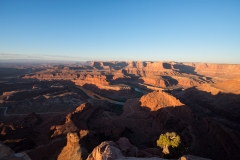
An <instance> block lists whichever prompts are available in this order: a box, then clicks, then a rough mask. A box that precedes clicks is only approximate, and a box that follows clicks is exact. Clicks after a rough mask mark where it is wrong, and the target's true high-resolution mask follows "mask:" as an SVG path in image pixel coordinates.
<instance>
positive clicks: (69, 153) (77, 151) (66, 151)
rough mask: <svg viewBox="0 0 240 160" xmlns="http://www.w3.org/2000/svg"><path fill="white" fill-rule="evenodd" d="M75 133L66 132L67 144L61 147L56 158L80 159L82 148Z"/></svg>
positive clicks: (66, 159) (60, 159)
mask: <svg viewBox="0 0 240 160" xmlns="http://www.w3.org/2000/svg"><path fill="white" fill-rule="evenodd" d="M79 140H80V139H79V137H78V135H77V133H68V134H67V145H66V146H65V147H64V148H63V149H62V151H61V153H60V154H59V156H58V158H57V159H58V160H75V159H77V160H82V150H81V147H80V145H79Z"/></svg>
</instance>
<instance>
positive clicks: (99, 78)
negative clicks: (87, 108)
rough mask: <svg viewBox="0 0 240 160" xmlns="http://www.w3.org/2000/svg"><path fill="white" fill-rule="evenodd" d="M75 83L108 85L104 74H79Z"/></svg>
mask: <svg viewBox="0 0 240 160" xmlns="http://www.w3.org/2000/svg"><path fill="white" fill-rule="evenodd" d="M74 82H75V84H76V85H80V86H82V85H84V84H95V85H109V82H107V77H106V76H104V75H90V74H87V75H83V74H82V75H80V77H79V78H78V79H76V80H75V81H74Z"/></svg>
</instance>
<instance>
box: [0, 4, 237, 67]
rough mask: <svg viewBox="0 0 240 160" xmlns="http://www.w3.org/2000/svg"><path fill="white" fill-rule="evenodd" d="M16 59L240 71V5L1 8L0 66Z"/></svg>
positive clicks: (31, 6) (17, 6) (58, 5)
mask: <svg viewBox="0 0 240 160" xmlns="http://www.w3.org/2000/svg"><path fill="white" fill-rule="evenodd" d="M6 55H7V56H6ZM16 55H18V56H16ZM21 55H23V57H33V58H34V57H35V58H37V57H38V58H39V57H42V58H44V59H47V58H48V57H51V58H52V57H54V58H53V59H58V58H59V57H60V58H61V59H69V60H70V59H71V60H76V61H80V60H146V61H181V62H212V63H240V1H239V0H235V1H234V0H224V1H221V0H215V1H214V0H102V1H99V0H96V1H93V0H82V1H80V0H76V1H73V0H69V1H67V0H65V1H63V0H22V1H19V0H0V59H4V58H6V59H9V58H10V59H11V58H13V59H14V58H16V57H18V58H19V57H21ZM63 57H64V58H63Z"/></svg>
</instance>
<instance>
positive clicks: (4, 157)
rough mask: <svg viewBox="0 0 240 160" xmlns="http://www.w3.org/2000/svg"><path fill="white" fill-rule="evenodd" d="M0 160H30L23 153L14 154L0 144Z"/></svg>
mask: <svg viewBox="0 0 240 160" xmlns="http://www.w3.org/2000/svg"><path fill="white" fill-rule="evenodd" d="M0 160H31V158H29V156H28V155H27V154H26V153H25V152H22V153H14V152H13V150H12V149H11V148H9V147H7V146H5V145H3V144H1V143H0Z"/></svg>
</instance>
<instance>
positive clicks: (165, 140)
mask: <svg viewBox="0 0 240 160" xmlns="http://www.w3.org/2000/svg"><path fill="white" fill-rule="evenodd" d="M180 143H181V139H180V136H178V135H177V134H176V133H175V132H171V133H169V132H167V133H165V134H161V135H160V137H159V139H158V140H157V146H159V147H161V148H162V149H163V151H162V152H163V153H164V154H169V150H168V147H169V146H171V147H173V148H174V147H178V145H179V144H180Z"/></svg>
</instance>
